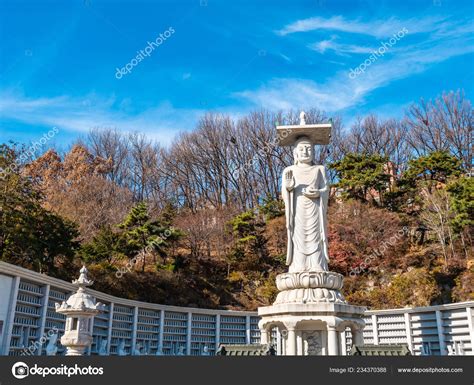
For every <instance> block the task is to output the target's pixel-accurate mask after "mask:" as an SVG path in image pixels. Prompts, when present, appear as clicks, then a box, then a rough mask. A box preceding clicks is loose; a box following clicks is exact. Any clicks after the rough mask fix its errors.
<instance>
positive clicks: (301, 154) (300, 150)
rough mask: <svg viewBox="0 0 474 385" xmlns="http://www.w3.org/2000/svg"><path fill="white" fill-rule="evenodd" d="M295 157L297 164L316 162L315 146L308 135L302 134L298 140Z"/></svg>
mask: <svg viewBox="0 0 474 385" xmlns="http://www.w3.org/2000/svg"><path fill="white" fill-rule="evenodd" d="M293 157H294V159H295V164H298V163H306V164H314V146H313V143H312V142H311V140H310V139H309V138H308V137H307V136H302V137H301V138H299V139H298V140H297V141H296V143H295V148H294V150H293Z"/></svg>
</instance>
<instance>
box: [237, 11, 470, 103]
mask: <svg viewBox="0 0 474 385" xmlns="http://www.w3.org/2000/svg"><path fill="white" fill-rule="evenodd" d="M404 27H405V28H406V29H407V30H408V35H409V36H412V35H413V34H416V33H417V32H426V36H424V35H418V36H417V37H416V39H415V40H413V39H411V41H410V42H409V43H406V42H405V41H403V42H399V43H397V47H396V51H395V48H394V49H391V50H392V51H393V52H391V53H392V55H390V56H387V55H385V56H383V57H379V58H378V59H377V60H376V61H375V62H374V63H372V64H371V65H370V66H368V67H367V68H366V70H365V73H363V74H361V75H359V76H357V77H355V78H354V79H351V78H350V77H349V74H350V68H347V67H346V70H344V71H341V70H339V71H338V72H336V73H335V74H334V75H333V76H332V77H330V78H328V79H327V80H326V81H323V82H321V81H320V82H318V81H314V80H312V79H301V78H293V79H289V78H274V79H272V80H271V81H269V82H268V83H267V84H264V85H263V86H261V87H260V88H257V89H254V90H244V91H241V92H238V93H235V94H234V95H235V96H237V97H240V98H243V99H244V100H247V101H248V102H250V103H251V104H253V105H256V106H263V107H268V108H275V109H281V108H284V109H286V108H306V107H310V106H312V107H314V106H316V107H319V108H321V109H323V110H326V111H328V112H335V111H341V110H343V109H346V108H350V107H352V106H354V105H356V104H359V103H362V102H363V100H364V97H366V96H367V95H369V94H370V93H371V92H372V91H374V90H376V89H378V88H380V87H384V86H387V85H388V84H390V83H391V82H393V81H396V80H399V79H403V78H406V77H409V76H411V75H414V74H417V73H421V72H423V71H425V70H426V69H427V68H429V67H430V66H432V65H434V64H436V63H439V62H442V61H444V60H447V59H449V58H451V57H454V56H459V55H464V54H468V53H471V52H474V39H473V37H472V32H473V25H472V23H471V22H470V21H469V20H461V19H448V18H437V17H426V18H423V19H418V20H416V21H415V20H405V21H401V20H399V19H395V18H391V19H388V20H380V21H373V22H370V23H365V22H361V21H349V20H346V19H344V18H343V17H342V16H335V17H332V18H330V19H323V18H319V17H316V18H310V19H304V20H299V21H297V22H295V23H291V24H288V25H287V26H285V27H284V28H283V29H282V30H280V31H278V33H279V34H280V35H286V34H289V33H294V32H304V31H311V30H317V29H319V30H336V31H342V32H349V33H360V34H365V35H370V36H372V37H376V38H379V37H387V36H391V35H392V34H394V33H396V32H398V31H399V30H401V29H402V28H404ZM336 38H337V36H335V35H333V36H331V38H330V39H326V40H322V41H320V42H318V43H314V44H310V45H309V46H308V47H309V48H311V49H312V50H315V51H317V52H320V53H325V52H326V51H328V50H332V51H335V52H336V53H338V54H340V55H342V56H343V55H345V54H349V53H352V54H354V53H357V54H364V53H365V54H367V56H366V57H364V56H362V57H361V58H360V63H362V62H364V60H365V59H367V58H368V57H369V56H370V54H371V53H372V52H373V50H374V49H373V48H369V47H364V46H362V45H360V44H341V43H338V42H336V41H335V40H336ZM351 38H357V36H353V35H351ZM352 42H353V41H352ZM358 65H359V64H356V65H354V66H353V68H356V66H358Z"/></svg>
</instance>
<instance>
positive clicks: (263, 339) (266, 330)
mask: <svg viewBox="0 0 474 385" xmlns="http://www.w3.org/2000/svg"><path fill="white" fill-rule="evenodd" d="M258 328H259V329H260V343H261V344H262V345H266V344H269V343H270V342H271V335H270V330H271V329H270V325H268V324H263V323H261V322H259V324H258Z"/></svg>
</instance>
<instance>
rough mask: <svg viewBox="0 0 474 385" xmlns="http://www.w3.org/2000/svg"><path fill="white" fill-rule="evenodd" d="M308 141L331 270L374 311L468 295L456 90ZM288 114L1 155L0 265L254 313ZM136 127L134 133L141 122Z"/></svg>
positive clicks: (469, 205)
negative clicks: (321, 195)
mask: <svg viewBox="0 0 474 385" xmlns="http://www.w3.org/2000/svg"><path fill="white" fill-rule="evenodd" d="M306 113H307V119H306V121H307V123H320V122H327V121H328V120H329V119H331V121H332V123H333V133H332V137H331V144H330V145H328V146H317V147H316V152H317V156H316V160H317V162H319V163H323V164H325V165H326V166H327V168H328V176H329V178H330V182H331V184H332V190H331V191H332V193H331V198H330V207H329V245H330V256H331V262H330V268H331V269H332V270H334V271H337V272H340V273H341V274H344V275H345V276H346V280H345V287H344V293H345V295H346V297H347V299H348V300H349V301H351V302H353V303H355V304H361V305H366V306H369V307H373V308H390V307H403V306H407V305H412V306H421V305H429V304H438V303H446V302H452V301H462V300H469V299H471V300H472V299H474V290H473V287H474V263H473V258H474V255H473V233H472V231H473V224H474V223H473V218H474V209H473V202H474V182H473V179H472V172H473V167H472V155H473V153H472V151H473V148H472V143H473V131H472V130H473V121H474V114H473V108H472V105H471V103H470V101H469V100H467V99H465V98H464V96H463V94H462V92H460V91H458V92H450V93H446V94H443V95H441V96H440V97H439V98H437V99H436V100H434V101H428V102H426V101H420V102H419V103H416V104H413V105H412V106H411V107H410V108H409V109H408V110H407V111H406V114H405V116H403V117H402V118H400V119H398V120H397V119H388V120H385V119H382V118H379V117H377V116H375V115H371V116H367V117H364V118H360V119H358V120H357V121H356V122H355V123H354V124H353V125H352V126H350V127H345V126H344V122H343V121H342V119H341V118H340V117H337V116H332V117H330V116H328V115H326V114H324V112H322V111H319V110H317V109H312V110H310V111H306ZM297 115H298V113H297V112H296V111H289V112H277V113H273V112H269V111H257V112H253V113H251V114H249V115H248V116H245V117H243V118H241V119H239V120H233V119H231V118H230V117H228V116H223V115H218V114H213V113H208V114H207V115H206V116H204V117H202V119H201V120H200V121H199V123H198V124H197V127H196V128H195V129H193V130H190V131H188V132H184V133H181V134H179V135H178V136H177V137H176V138H175V140H174V141H173V143H172V144H171V145H170V146H167V147H165V146H161V145H160V144H159V143H155V142H153V141H151V140H149V139H148V138H147V137H146V136H144V135H142V134H140V133H132V134H124V133H121V132H119V131H117V130H114V129H93V130H91V132H90V133H89V135H88V137H87V139H86V140H84V141H78V142H77V143H75V144H74V145H73V146H71V148H70V149H69V150H68V151H67V152H65V153H60V152H58V151H57V150H56V149H54V148H50V149H43V150H44V151H43V152H42V154H31V152H29V151H28V147H27V146H25V145H22V144H14V143H5V144H3V145H1V147H0V167H1V169H2V172H1V174H0V191H1V193H0V200H1V208H0V256H1V259H2V260H4V261H7V262H10V263H14V264H17V265H20V266H24V267H27V268H30V269H33V270H36V271H40V272H44V273H46V274H49V275H52V276H55V277H59V278H62V279H67V280H70V279H72V278H73V277H74V276H75V275H76V274H77V269H78V266H79V265H80V264H82V263H86V264H87V266H88V267H89V268H90V271H91V275H92V278H93V279H94V280H95V286H94V288H95V289H97V290H101V291H104V292H107V293H110V294H113V295H117V296H120V297H125V298H130V299H138V300H143V301H150V302H157V303H163V304H174V305H189V306H199V307H208V308H233V309H249V310H250V309H252V310H254V309H256V308H257V307H258V306H260V305H266V304H270V303H271V302H272V301H273V299H274V296H275V293H276V287H275V284H274V279H275V276H276V275H277V274H279V273H281V272H283V271H285V268H286V267H285V266H284V260H285V252H286V230H285V221H284V217H283V215H284V211H283V205H282V201H281V200H280V179H281V173H282V170H283V168H284V167H285V166H287V165H289V164H291V162H292V156H291V153H290V150H289V149H286V148H281V147H278V146H277V144H276V137H275V136H276V135H275V125H277V124H296V123H297V122H298V118H297ZM137 129H139V127H137Z"/></svg>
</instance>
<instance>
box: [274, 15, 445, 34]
mask: <svg viewBox="0 0 474 385" xmlns="http://www.w3.org/2000/svg"><path fill="white" fill-rule="evenodd" d="M443 20H445V18H444V17H435V16H433V17H426V18H423V19H407V20H400V19H397V18H394V17H392V18H389V19H387V20H372V21H368V20H360V19H358V20H348V19H345V18H344V17H343V16H333V17H330V18H328V19H326V18H323V17H311V18H308V19H302V20H297V21H295V22H293V23H290V24H287V25H285V26H284V27H283V28H282V29H280V30H278V31H276V33H277V34H279V35H282V36H284V35H288V34H291V33H296V32H308V31H318V30H319V31H340V32H347V33H358V34H363V35H369V36H374V37H376V38H386V37H389V36H392V35H393V34H394V33H397V32H398V31H399V30H401V29H402V28H407V29H408V30H409V31H410V33H412V34H415V33H423V32H431V31H432V30H433V28H434V26H435V25H436V24H437V23H440V22H441V21H443Z"/></svg>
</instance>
